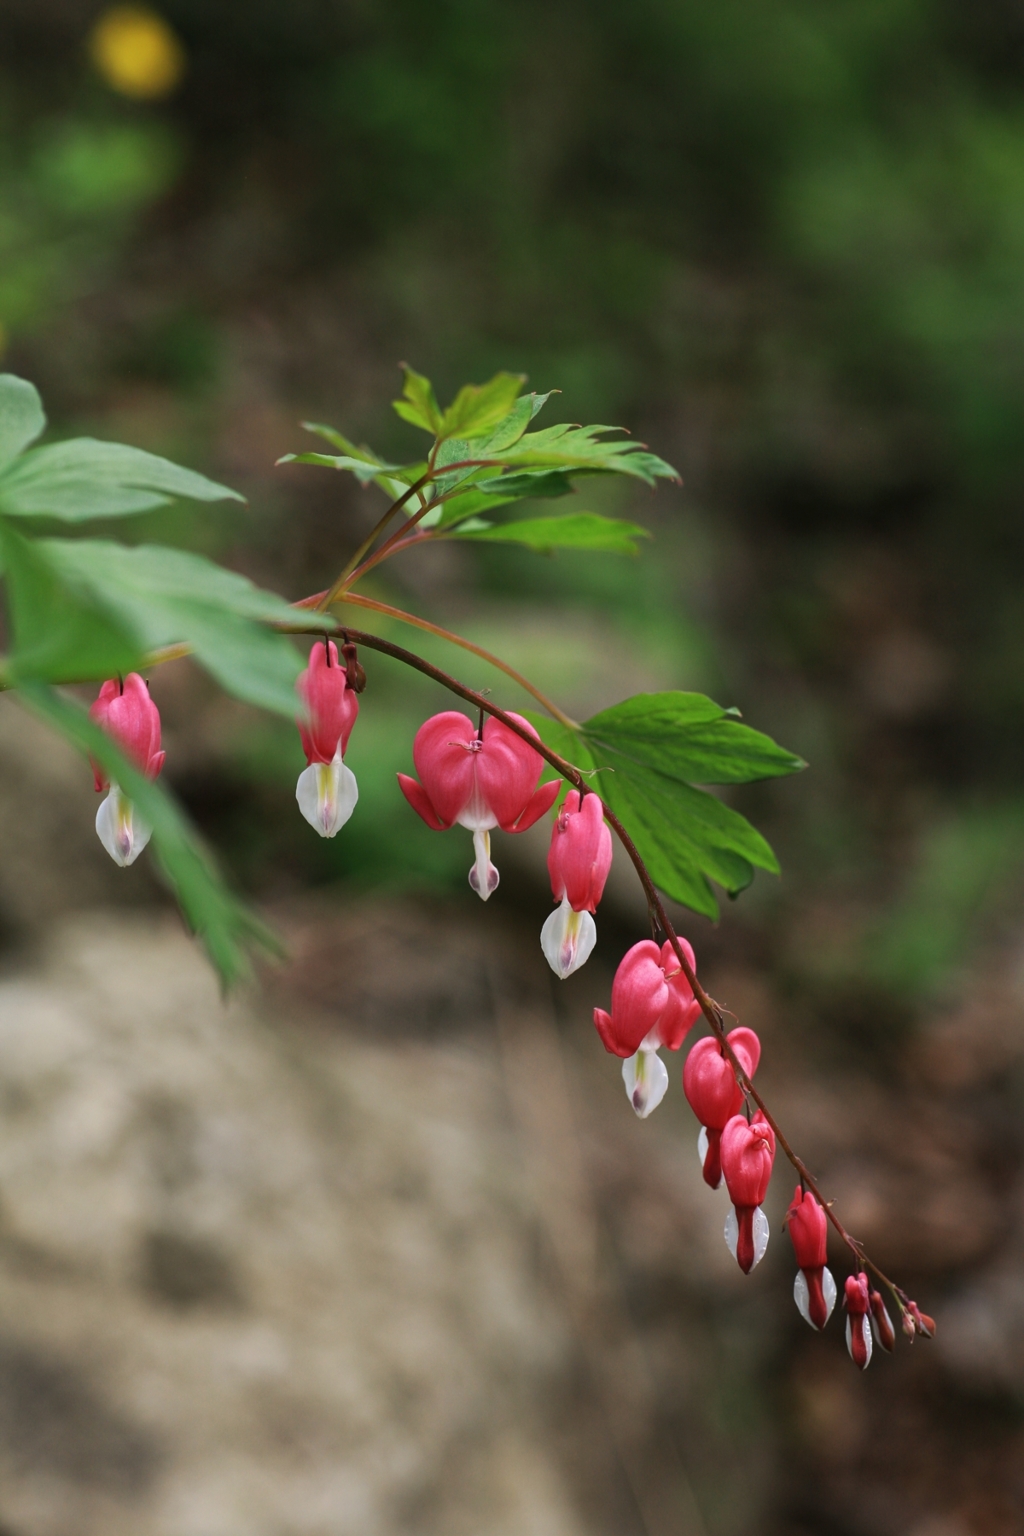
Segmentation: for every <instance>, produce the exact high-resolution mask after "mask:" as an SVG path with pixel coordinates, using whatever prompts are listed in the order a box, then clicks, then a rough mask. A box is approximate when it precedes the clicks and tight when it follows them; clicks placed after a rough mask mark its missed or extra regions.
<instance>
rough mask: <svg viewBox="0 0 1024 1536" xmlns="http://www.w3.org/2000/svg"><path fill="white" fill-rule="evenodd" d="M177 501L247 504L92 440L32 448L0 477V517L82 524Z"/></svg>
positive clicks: (164, 464) (151, 458)
mask: <svg viewBox="0 0 1024 1536" xmlns="http://www.w3.org/2000/svg"><path fill="white" fill-rule="evenodd" d="M175 496H183V497H187V498H189V499H190V500H192V501H225V500H231V501H243V500H244V499H245V498H244V497H242V496H240V495H239V494H238V492H237V491H232V490H229V489H228V487H227V486H224V485H217V484H216V482H215V481H213V480H207V478H206V476H205V475H199V474H196V472H195V471H194V470H191V469H182V468H181V467H180V465H178V464H172V463H171V461H170V460H169V459H161V458H158V457H157V455H156V454H154V453H145V452H144V451H143V450H142V449H141V448H129V447H126V446H125V444H124V443H103V442H98V441H97V440H96V439H95V438H91V437H77V438H71V439H70V440H69V441H67V442H64V443H53V444H51V445H50V446H49V447H46V448H31V449H29V451H28V452H27V453H23V454H21V455H20V457H19V458H17V459H15V460H14V461H13V462H12V463H11V464H9V465H8V466H7V467H6V469H3V470H2V471H0V512H2V513H3V514H4V515H5V516H7V517H53V518H59V519H60V520H61V521H63V522H68V523H79V522H86V521H89V520H91V519H93V518H105V517H127V516H129V515H130V514H132V513H134V512H148V511H150V510H151V509H152V508H153V507H162V506H166V504H167V503H168V502H169V501H170V500H171V499H172V497H175Z"/></svg>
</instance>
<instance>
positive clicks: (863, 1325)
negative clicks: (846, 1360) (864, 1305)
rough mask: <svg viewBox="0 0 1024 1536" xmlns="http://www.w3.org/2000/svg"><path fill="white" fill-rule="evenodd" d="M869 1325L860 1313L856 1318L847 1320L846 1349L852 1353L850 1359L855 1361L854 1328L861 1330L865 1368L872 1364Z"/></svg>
mask: <svg viewBox="0 0 1024 1536" xmlns="http://www.w3.org/2000/svg"><path fill="white" fill-rule="evenodd" d="M867 1323H868V1320H867V1318H866V1317H865V1315H864V1314H863V1313H862V1312H858V1313H857V1314H856V1315H855V1316H854V1317H848V1318H847V1319H846V1347H847V1349H848V1350H849V1351H850V1359H851V1360H853V1359H854V1354H853V1330H854V1328H857V1329H859V1330H860V1334H861V1337H862V1338H863V1340H864V1352H865V1359H864V1365H865V1367H867V1366H869V1365H870V1364H871V1329H870V1328H869V1327H868V1325H867ZM854 1364H856V1361H854Z"/></svg>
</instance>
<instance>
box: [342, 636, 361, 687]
mask: <svg viewBox="0 0 1024 1536" xmlns="http://www.w3.org/2000/svg"><path fill="white" fill-rule="evenodd" d="M341 654H342V656H343V657H344V659H345V683H346V686H347V687H349V688H351V689H352V692H353V693H362V691H363V689H364V688H365V687H366V673H365V672H364V671H363V668H362V666H361V664H360V662H359V658H358V655H357V652H356V648H355V646H354V645H353V644H352V642H351V640H347V641H346V642H345V644H344V645H343V646H342V648H341Z"/></svg>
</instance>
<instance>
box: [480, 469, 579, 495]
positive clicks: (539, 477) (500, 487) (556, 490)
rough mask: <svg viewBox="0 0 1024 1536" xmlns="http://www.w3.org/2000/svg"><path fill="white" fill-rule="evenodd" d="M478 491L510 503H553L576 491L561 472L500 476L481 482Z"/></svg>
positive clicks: (567, 477) (536, 471)
mask: <svg viewBox="0 0 1024 1536" xmlns="http://www.w3.org/2000/svg"><path fill="white" fill-rule="evenodd" d="M477 489H478V490H480V491H485V492H486V493H487V494H488V495H489V496H503V497H506V498H507V499H508V500H509V501H527V500H531V501H553V500H555V499H556V498H557V497H559V496H570V495H571V494H572V492H573V491H574V490H575V489H576V487H575V486H574V485H573V483H572V481H571V480H570V479H569V476H568V475H567V474H564V473H563V472H561V471H559V470H545V469H540V470H529V471H527V472H526V473H523V474H516V475H498V476H497V477H496V478H495V479H493V480H480V481H478V482H477Z"/></svg>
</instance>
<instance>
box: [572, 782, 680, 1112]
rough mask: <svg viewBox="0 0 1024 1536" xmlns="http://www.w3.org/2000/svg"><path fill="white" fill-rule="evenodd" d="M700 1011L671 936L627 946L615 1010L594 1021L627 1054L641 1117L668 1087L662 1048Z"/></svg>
mask: <svg viewBox="0 0 1024 1536" xmlns="http://www.w3.org/2000/svg"><path fill="white" fill-rule="evenodd" d="M588 799H589V796H588ZM549 921H550V919H549ZM679 945H680V948H681V949H682V951H683V953H684V954H685V955H686V957H687V959H688V960H689V962H690V967H691V969H693V970H694V971H696V961H695V960H694V958H693V950H692V949H691V948H690V946H689V944H687V942H686V940H685V939H680V940H679ZM699 1013H700V1004H699V1003H698V1002H696V1000H695V999H694V996H693V990H692V988H691V986H690V984H689V982H688V981H687V979H686V974H685V972H684V971H683V969H682V966H681V965H680V964H679V957H678V955H677V954H676V952H675V950H674V949H673V947H672V944H671V943H670V942H668V941H666V943H664V944H663V945H662V946H661V948H660V949H659V948H658V946H657V944H655V943H654V942H653V940H652V939H643V940H641V942H640V943H639V944H634V945H633V948H632V949H630V950H627V952H626V954H625V955H624V956H623V958H622V960H621V961H620V962H619V968H618V970H617V971H616V972H615V980H614V981H613V982H612V1011H611V1013H610V1014H607V1013H605V1011H604V1009H603V1008H595V1009H594V1024H595V1026H596V1028H597V1032H598V1034H599V1035H600V1036H601V1039H602V1040H603V1041H604V1047H605V1050H607V1051H611V1052H612V1053H613V1054H614V1055H616V1056H624V1057H626V1058H627V1059H626V1060H625V1061H624V1062H623V1064H622V1080H623V1082H624V1083H625V1085H626V1095H627V1097H628V1099H629V1102H630V1103H631V1104H632V1106H633V1108H634V1109H635V1110H636V1112H637V1114H638V1115H639V1116H640V1118H641V1120H645V1119H646V1118H647V1116H648V1115H649V1114H650V1113H651V1110H652V1109H656V1108H657V1107H658V1105H659V1104H660V1103H661V1101H662V1099H663V1098H664V1097H665V1090H666V1088H667V1087H668V1072H667V1070H666V1068H665V1064H664V1062H663V1061H662V1059H661V1057H660V1056H659V1055H658V1054H657V1053H658V1051H659V1049H660V1048H661V1046H663V1045H664V1046H667V1047H668V1049H669V1050H670V1051H677V1050H678V1049H679V1047H680V1045H681V1044H682V1042H683V1038H684V1036H685V1035H686V1032H687V1030H689V1029H690V1027H691V1026H692V1024H693V1023H694V1020H695V1019H696V1017H697V1015H698V1014H699Z"/></svg>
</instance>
